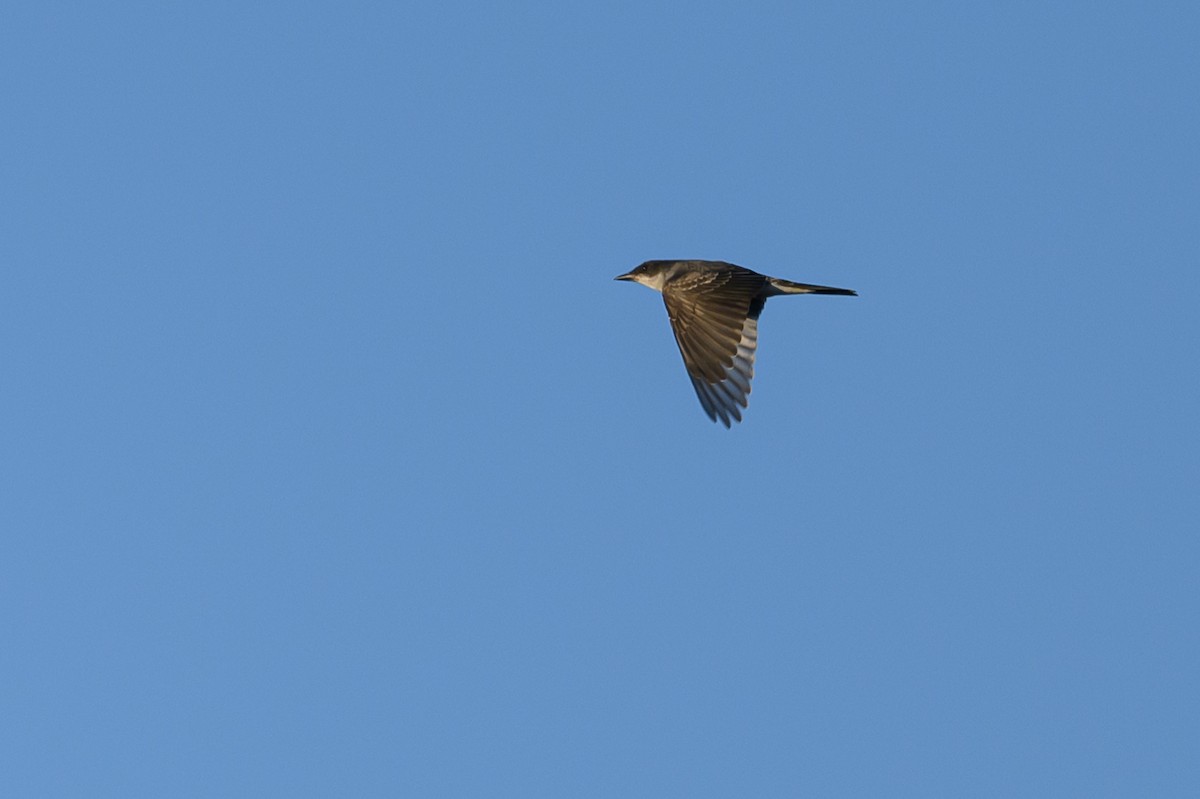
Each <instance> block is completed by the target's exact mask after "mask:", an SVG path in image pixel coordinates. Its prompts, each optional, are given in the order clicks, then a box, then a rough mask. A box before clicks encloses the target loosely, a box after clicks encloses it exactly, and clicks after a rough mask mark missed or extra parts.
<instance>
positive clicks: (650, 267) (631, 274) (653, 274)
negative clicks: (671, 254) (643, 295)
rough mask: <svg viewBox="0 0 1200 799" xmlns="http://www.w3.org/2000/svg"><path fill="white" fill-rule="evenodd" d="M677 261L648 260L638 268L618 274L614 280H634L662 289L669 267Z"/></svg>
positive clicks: (655, 288) (657, 289)
mask: <svg viewBox="0 0 1200 799" xmlns="http://www.w3.org/2000/svg"><path fill="white" fill-rule="evenodd" d="M673 263H675V262H674V261H646V262H645V263H643V264H642V265H641V266H638V267H637V268H636V269H632V270H630V271H628V272H626V273H625V274H623V275H617V276H616V277H614V278H613V280H632V281H633V282H634V283H641V284H642V285H643V286H649V287H650V288H652V289H654V290H655V291H662V287H663V280H664V279H665V278H666V274H667V267H669V266H670V265H671V264H673Z"/></svg>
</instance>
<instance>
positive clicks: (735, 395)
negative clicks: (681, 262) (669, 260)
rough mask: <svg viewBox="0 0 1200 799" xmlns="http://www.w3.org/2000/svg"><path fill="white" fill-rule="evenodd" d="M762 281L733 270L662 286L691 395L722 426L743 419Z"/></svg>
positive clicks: (687, 277)
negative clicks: (688, 378) (690, 381)
mask: <svg viewBox="0 0 1200 799" xmlns="http://www.w3.org/2000/svg"><path fill="white" fill-rule="evenodd" d="M764 283H765V278H763V276H762V275H759V274H756V273H754V272H751V271H749V270H734V271H722V272H697V273H691V274H685V275H681V276H680V277H678V278H676V279H675V280H672V281H671V282H670V283H668V284H667V285H666V286H664V287H663V301H664V302H665V303H666V305H667V314H668V315H669V316H670V317H671V329H672V330H673V331H674V332H675V341H676V342H678V344H679V351H680V352H681V353H682V354H683V363H684V365H685V366H686V367H687V370H688V376H689V377H691V379H692V386H693V387H694V388H695V389H696V396H697V397H699V398H700V404H701V405H702V406H703V407H704V411H705V413H707V414H708V417H709V418H710V419H712V420H713V421H714V422H715V421H717V420H718V419H719V420H720V421H721V423H722V424H724V425H725V426H726V427H729V423H730V419H734V420H736V421H739V422H740V421H741V420H742V412H741V408H745V407H746V403H747V397H748V395H749V394H750V380H751V379H752V378H753V377H754V352H755V349H756V348H757V347H758V315H759V314H760V313H761V312H762V307H763V301H764V298H763V296H762V289H763V285H764ZM739 406H740V407H739Z"/></svg>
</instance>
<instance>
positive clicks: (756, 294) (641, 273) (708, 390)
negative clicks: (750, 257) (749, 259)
mask: <svg viewBox="0 0 1200 799" xmlns="http://www.w3.org/2000/svg"><path fill="white" fill-rule="evenodd" d="M616 279H617V280H631V281H634V282H636V283H641V284H642V285H643V286H647V287H649V288H652V289H654V290H655V291H658V292H661V293H662V295H663V302H664V303H666V306H667V315H668V316H669V317H670V319H671V329H672V330H673V331H674V333H675V341H676V342H677V343H678V344H679V351H680V352H681V353H682V354H683V363H684V365H685V366H686V367H687V371H688V376H689V377H690V378H691V379H692V386H693V388H695V389H696V396H697V397H699V398H700V404H701V405H702V406H703V407H704V411H705V413H707V414H708V417H709V418H710V419H712V420H713V421H714V422H715V421H718V420H719V421H720V422H721V423H722V424H724V425H725V426H726V427H729V426H730V420H733V421H738V422H740V421H741V420H742V412H741V409H742V408H745V407H746V405H747V402H748V399H747V398H748V396H749V394H750V380H751V379H752V378H753V377H754V353H755V350H756V349H757V347H758V316H759V314H761V313H762V309H763V304H764V303H765V302H766V301H767V298H768V297H775V296H778V295H780V294H846V295H855V294H856V292H853V291H851V290H850V289H837V288H832V287H830V286H813V285H809V284H806V283H793V282H791V281H790V280H781V279H780V278H777V277H767V276H766V275H760V274H759V273H758V272H752V271H751V270H749V269H746V268H744V267H741V266H737V265H735V264H729V263H725V262H724V261H646V262H645V263H644V264H642V265H641V266H639V267H637V268H636V269H634V270H633V271H632V272H627V273H626V274H624V275H618V276H617V278H616Z"/></svg>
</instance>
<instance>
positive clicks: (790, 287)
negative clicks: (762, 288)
mask: <svg viewBox="0 0 1200 799" xmlns="http://www.w3.org/2000/svg"><path fill="white" fill-rule="evenodd" d="M769 280H770V282H771V288H773V289H774V290H775V291H774V293H775V294H845V295H848V296H851V297H857V296H858V292H857V291H851V290H850V289H835V288H833V287H832V286H813V285H810V284H808V283H793V282H792V281H790V280H782V279H780V278H777V277H773V278H769Z"/></svg>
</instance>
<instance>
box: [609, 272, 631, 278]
mask: <svg viewBox="0 0 1200 799" xmlns="http://www.w3.org/2000/svg"><path fill="white" fill-rule="evenodd" d="M613 280H633V273H632V272H626V273H625V274H623V275H617V276H616V277H614V278H613Z"/></svg>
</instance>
